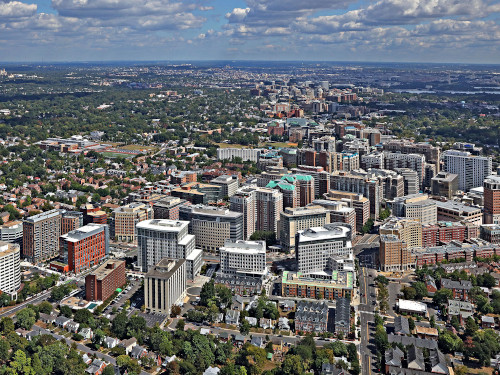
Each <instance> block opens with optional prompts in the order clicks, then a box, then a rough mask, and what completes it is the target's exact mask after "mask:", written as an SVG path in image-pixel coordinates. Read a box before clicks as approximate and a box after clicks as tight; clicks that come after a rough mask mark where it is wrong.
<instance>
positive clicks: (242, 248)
mask: <svg viewBox="0 0 500 375" xmlns="http://www.w3.org/2000/svg"><path fill="white" fill-rule="evenodd" d="M219 254H220V272H221V273H222V274H224V275H234V276H239V277H257V278H262V277H263V276H265V275H266V273H267V267H266V242H265V241H241V240H239V241H232V240H227V241H226V242H225V243H224V246H223V247H221V248H220V249H219Z"/></svg>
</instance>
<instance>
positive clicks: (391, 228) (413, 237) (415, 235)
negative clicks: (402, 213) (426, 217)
mask: <svg viewBox="0 0 500 375" xmlns="http://www.w3.org/2000/svg"><path fill="white" fill-rule="evenodd" d="M379 234H380V235H381V236H382V235H388V236H391V235H392V236H396V237H397V238H399V239H400V240H401V241H402V242H404V243H405V244H406V246H407V248H408V249H412V248H417V247H422V224H421V223H420V222H418V221H416V220H407V219H400V218H392V219H390V220H389V221H387V222H386V223H384V224H382V225H381V226H380V227H379Z"/></svg>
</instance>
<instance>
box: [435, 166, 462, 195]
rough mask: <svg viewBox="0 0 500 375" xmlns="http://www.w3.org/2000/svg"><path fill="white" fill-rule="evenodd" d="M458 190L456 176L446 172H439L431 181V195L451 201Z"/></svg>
mask: <svg viewBox="0 0 500 375" xmlns="http://www.w3.org/2000/svg"><path fill="white" fill-rule="evenodd" d="M457 190H458V175H456V174H453V173H448V172H439V173H438V174H437V175H435V176H434V177H433V178H432V179H431V191H432V195H438V196H442V197H446V198H448V199H451V198H452V197H453V196H454V195H455V193H456V191H457Z"/></svg>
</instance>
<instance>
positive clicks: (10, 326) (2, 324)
mask: <svg viewBox="0 0 500 375" xmlns="http://www.w3.org/2000/svg"><path fill="white" fill-rule="evenodd" d="M14 329H15V327H14V321H13V320H12V318H10V317H8V316H6V317H3V318H2V320H0V332H1V333H2V334H3V335H4V336H7V334H8V333H10V332H13V331H14Z"/></svg>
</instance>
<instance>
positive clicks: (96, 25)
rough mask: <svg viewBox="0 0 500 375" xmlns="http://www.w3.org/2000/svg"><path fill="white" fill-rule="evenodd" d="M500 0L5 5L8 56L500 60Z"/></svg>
mask: <svg viewBox="0 0 500 375" xmlns="http://www.w3.org/2000/svg"><path fill="white" fill-rule="evenodd" d="M499 13H500V2H498V1H496V0H473V1H471V2H467V3H464V2H463V1H459V0H433V1H430V0H411V1H405V2H403V1H400V0H378V1H350V0H335V1H324V0H314V1H309V2H307V3H305V2H302V1H298V0H286V1H277V0H267V1H264V0H236V1H226V0H213V1H175V0H172V1H171V0H166V1H150V0H140V1H116V0H84V1H78V0H52V1H49V0H32V1H27V0H23V1H8V0H3V1H1V2H0V30H2V38H1V40H0V61H16V62H29V61H38V62H43V61H50V62H57V61H66V62H69V61H158V60H277V61H279V60H287V61H291V60H296V61H352V62H361V61H369V62H435V63H496V62H498V61H500V47H499V46H500V43H498V41H499V40H500V22H499V17H498V15H499Z"/></svg>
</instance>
